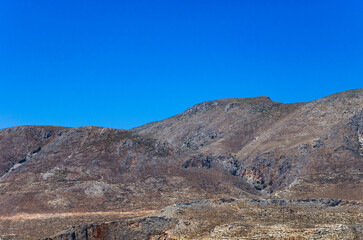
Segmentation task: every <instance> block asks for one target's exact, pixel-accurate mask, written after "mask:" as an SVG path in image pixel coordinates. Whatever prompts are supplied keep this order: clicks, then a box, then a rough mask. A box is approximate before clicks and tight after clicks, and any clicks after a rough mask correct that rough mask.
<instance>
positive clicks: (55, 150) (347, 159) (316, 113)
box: [0, 89, 363, 239]
mask: <svg viewBox="0 0 363 240" xmlns="http://www.w3.org/2000/svg"><path fill="white" fill-rule="evenodd" d="M362 167H363V89H356V90H351V91H346V92H341V93H337V94H333V95H330V96H327V97H324V98H321V99H318V100H315V101H311V102H307V103H294V104H283V103H278V102H274V101H271V99H269V98H268V97H254V98H240V99H220V100H215V101H208V102H204V103H201V104H197V105H195V106H193V107H191V108H189V109H187V110H186V111H185V112H183V113H180V114H178V115H175V116H173V117H170V118H168V119H165V120H162V121H159V122H153V123H149V124H146V125H144V126H140V127H137V128H134V129H131V130H129V131H127V130H120V129H109V128H102V127H80V128H65V127H52V126H21V127H13V128H7V129H2V130H0V193H1V195H0V238H4V239H34V238H44V237H49V236H51V235H54V234H55V233H57V232H58V231H61V230H66V229H67V228H69V227H70V226H71V225H74V224H91V225H92V222H97V221H101V222H103V221H110V220H112V221H114V220H117V219H119V218H121V216H120V215H119V214H118V213H120V212H128V213H130V212H131V213H130V214H126V215H127V217H130V216H132V215H133V214H134V215H135V216H136V215H143V214H147V213H148V211H154V210H159V209H162V208H164V207H166V206H168V205H171V204H175V203H180V202H189V201H195V200H203V199H212V200H206V201H214V200H213V199H229V198H233V199H240V200H236V201H237V202H238V201H249V200H248V199H258V198H261V199H262V198H268V199H271V198H272V199H280V200H279V201H290V200H281V199H296V198H299V199H303V198H304V199H312V198H314V199H315V198H329V199H331V198H338V199H345V200H355V201H358V202H356V204H358V205H359V204H360V201H361V200H363V192H362V186H363V180H362V179H363V174H362ZM266 201H270V200H266ZM353 202H354V201H353ZM353 202H352V204H353V205H354V203H353ZM289 204H290V202H289ZM349 204H351V203H349ZM232 205H233V204H232ZM237 205H238V204H237ZM237 205H236V206H234V205H233V207H237ZM295 205H296V204H295ZM295 205H294V204H293V205H291V207H290V209H295V207H294V206H295ZM353 205H352V206H353ZM213 206H214V205H213ZM228 206H231V205H228ZM238 206H239V205H238ZM269 206H274V205H269ZM289 206H290V205H289ZM349 206H350V205H349ZM211 209H213V210H211V211H220V210H219V209H218V208H215V207H213V208H211ZM269 209H270V208H269ZM271 209H272V208H271ZM299 209H300V208H299ZM314 209H315V206H314ZM336 209H339V211H343V210H344V207H339V208H336ZM352 209H353V210H354V211H357V209H361V208H360V207H359V208H355V207H353V208H352ZM268 211H270V210H268ZM271 211H272V210H271ZM279 211H280V210H279ZM292 211H295V210H292ZM299 211H300V210H299ZM311 211H313V210H311ZM314 211H315V210H314ZM319 211H320V210H319ZM321 211H324V210H321ZM95 212H96V213H97V212H98V213H99V214H96V215H95ZM103 213H104V214H103ZM49 214H53V215H49ZM54 214H55V215H54ZM299 214H300V215H301V214H302V212H300V213H299ZM339 214H340V213H339ZM354 214H355V213H354ZM354 214H353V215H354ZM300 215H299V216H300ZM34 216H38V218H35V217H34ZM45 216H46V217H45ZM64 216H66V217H64ZM80 216H84V217H80ZM90 216H92V217H90ZM294 216H295V215H294ZM296 216H297V215H296ZM296 216H295V217H296ZM354 216H356V215H354ZM44 218H47V219H51V220H49V221H48V220H47V221H46V223H43V224H40V222H42V221H43V220H42V219H44ZM122 218H124V217H122ZM175 218H177V217H176V216H172V217H171V219H173V220H170V221H171V222H175V221H178V220H177V219H175ZM353 218H354V217H353ZM196 219H198V217H196ZM263 219H264V218H263V217H261V218H258V221H259V222H261V224H265V223H263V221H264V220H263ZM340 219H343V217H342V218H340ZM344 219H345V218H344ZM349 219H350V218H349ZM320 220H321V219H320ZM320 220H319V221H320ZM19 221H21V223H19ZM52 221H53V223H54V224H52ZM130 221H131V220H130ZM168 221H169V220H168ZM196 221H197V220H196ZM198 221H199V220H198ZM256 221H257V220H256ZM319 221H318V220H317V222H319ZM344 221H345V220H344ZM344 221H343V222H344ZM347 221H348V220H347ZM352 221H353V220H352ZM222 222H223V224H227V225H228V224H232V222H230V221H229V220H226V219H225V220H223V221H222ZM222 222H221V223H220V224H222ZM320 222H321V223H323V222H325V220H321V221H320ZM55 223H57V224H55ZM338 223H340V220H339V221H336V224H338ZM120 224H121V223H120ZM122 224H123V223H122ZM122 224H121V225H122ZM168 224H169V223H168ZM175 224H176V223H175ZM218 224H219V223H218ZM281 224H283V225H284V224H287V223H286V222H284V223H281ZM41 226H46V227H44V228H43V229H42V231H40V230H39V231H37V230H34V229H36V228H37V227H38V228H39V227H41ZM168 226H169V225H163V224H161V225H160V226H159V227H160V229H164V228H168ZM175 226H177V225H170V226H169V228H168V229H171V228H173V227H175ZM198 226H199V225H198ZM218 226H219V225H218ZM284 226H285V225H284ZM346 226H347V229H350V230H349V231H350V232H351V234H353V235H354V234H355V233H354V231H356V230H355V229H356V228H357V226H356V223H355V222H354V221H353V222H351V224H350V225H349V226H348V225H346ZM215 227H217V225H216V226H214V227H213V229H214V228H215ZM280 227H281V226H280ZM315 227H317V226H315ZM317 228H319V227H317ZM358 228H359V227H358ZM158 229H159V228H158ZM294 229H297V228H294ZM173 231H174V230H173ZM193 231H194V230H193ZM195 231H197V230H195ZM198 231H199V230H198ZM198 231H197V232H198ZM246 231H247V230H246ZM266 231H267V232H268V231H269V230H268V228H266ZM304 231H305V230H304ZM347 231H348V230H347ZM174 232H178V231H177V230H175V231H174ZM215 234H217V235H215V237H216V238H219V235H218V234H219V233H215ZM241 234H242V233H241ZM256 234H257V233H256ZM259 234H262V233H259ZM222 235H223V234H222ZM222 235H220V237H222ZM343 235H344V234H343ZM353 235H352V236H353ZM140 236H141V235H140ZM173 236H174V235H173ZM178 236H179V235H178ZM186 236H189V235H186ZM196 236H197V235H195V236H194V235H193V238H197V237H196ZM203 236H207V235H205V234H204V235H203ZM208 236H209V237H210V238H212V239H213V236H214V235H213V236H212V235H208ZM217 236H218V237H217ZM223 236H224V235H223ZM241 236H242V235H241ZM246 236H247V235H246ZM261 236H262V235H261ZM286 236H287V235H286ZM344 236H345V235H344ZM354 236H355V235H354ZM187 238H188V237H187ZM67 239H68V238H67ZM69 239H71V238H69ZM104 239H108V238H104Z"/></svg>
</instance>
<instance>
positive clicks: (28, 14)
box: [0, 0, 363, 129]
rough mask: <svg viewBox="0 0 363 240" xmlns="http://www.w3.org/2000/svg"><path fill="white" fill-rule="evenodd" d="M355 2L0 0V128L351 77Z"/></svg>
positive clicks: (103, 120) (362, 60)
mask: <svg viewBox="0 0 363 240" xmlns="http://www.w3.org/2000/svg"><path fill="white" fill-rule="evenodd" d="M362 83H363V1H361V0H350V1H343V0H341V1H336V0H329V1H325V0H320V1H316V0H305V1H295V0H284V1H282V0H274V1H270V0H259V1H252V0H251V1H240V0H233V1H232V0H223V1H222V0H220V1H214V0H205V1H200V0H190V1H189V0H183V1H181V0H165V1H160V0H152V1H151V0H149V1H146V0H145V1H140V0H133V1H122V0H121V1H116V0H115V1H108V0H104V1H94V0H83V1H81V0H62V1H55V0H32V1H25V0H14V1H1V0H0V90H1V94H0V101H1V103H2V104H1V108H0V128H5V127H10V126H16V125H30V124H36V125H61V126H72V127H76V126H86V125H97V126H104V127H113V128H125V129H128V128H131V127H134V126H138V125H142V124H144V123H147V122H150V121H155V120H160V119H163V118H166V117H169V116H171V115H174V114H177V113H179V112H181V111H183V110H185V109H186V108H188V107H190V106H192V105H194V104H196V103H199V102H203V101H206V100H214V99H218V98H229V97H252V96H269V97H271V99H272V100H274V101H278V102H284V103H290V102H298V101H310V100H313V99H316V98H320V97H323V96H326V95H329V94H332V93H335V92H339V91H343V90H348V89H353V88H361V87H363V84H362Z"/></svg>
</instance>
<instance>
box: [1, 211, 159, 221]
mask: <svg viewBox="0 0 363 240" xmlns="http://www.w3.org/2000/svg"><path fill="white" fill-rule="evenodd" d="M154 212H155V210H143V211H134V212H117V211H110V212H68V213H35V214H16V215H12V216H0V220H28V219H47V218H60V217H82V216H97V215H103V216H104V215H120V216H134V217H138V216H145V215H149V214H152V213H154Z"/></svg>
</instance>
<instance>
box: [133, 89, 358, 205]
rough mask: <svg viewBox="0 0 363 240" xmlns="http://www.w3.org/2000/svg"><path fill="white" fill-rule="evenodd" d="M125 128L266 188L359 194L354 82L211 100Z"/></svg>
mask: <svg viewBox="0 0 363 240" xmlns="http://www.w3.org/2000/svg"><path fill="white" fill-rule="evenodd" d="M133 131H134V132H137V133H139V134H141V135H142V136H148V137H153V138H157V139H160V140H161V141H164V142H167V143H169V144H170V145H172V146H175V147H178V148H182V149H184V150H186V151H190V152H193V154H194V155H197V154H199V155H198V158H197V159H195V158H193V159H192V160H190V161H189V162H185V163H184V166H185V167H187V168H188V167H193V166H196V167H204V168H209V167H210V166H212V168H218V167H219V168H223V169H225V170H226V171H229V172H230V173H231V174H232V175H235V176H239V177H241V178H243V179H244V180H245V181H247V182H248V183H250V184H251V185H254V187H255V188H256V189H257V190H261V191H262V192H263V193H266V194H271V193H272V194H275V193H276V194H278V196H280V195H281V196H284V197H342V198H349V199H362V191H361V186H362V185H361V184H362V166H363V163H362V156H363V148H362V141H363V140H362V138H363V90H362V89H357V90H351V91H346V92H341V93H337V94H333V95H330V96H327V97H324V98H321V99H318V100H315V101H312V102H308V103H296V104H282V103H276V102H273V101H271V100H270V99H269V98H265V97H259V98H247V99H223V100H215V101H213V102H205V103H202V104H198V105H195V106H193V107H192V108H190V109H188V110H186V111H185V112H183V113H181V114H179V115H176V116H173V117H171V118H168V119H166V120H163V121H160V122H155V123H150V124H147V125H145V126H141V127H138V128H135V129H133ZM281 190H284V191H281ZM276 191H278V192H279V191H280V192H279V193H277V192H276Z"/></svg>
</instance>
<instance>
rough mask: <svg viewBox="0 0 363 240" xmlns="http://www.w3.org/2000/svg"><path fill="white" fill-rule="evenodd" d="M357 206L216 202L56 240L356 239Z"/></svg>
mask: <svg viewBox="0 0 363 240" xmlns="http://www.w3.org/2000/svg"><path fill="white" fill-rule="evenodd" d="M362 210H363V209H362V203H361V202H356V201H342V200H339V199H297V200H288V201H286V200H276V199H275V200H272V199H233V198H228V199H218V200H202V201H195V202H188V203H180V204H175V205H173V206H169V207H167V208H164V209H162V210H161V211H158V212H157V213H154V214H152V215H150V216H147V217H142V218H135V219H130V220H123V221H115V222H108V223H103V224H89V225H82V226H77V227H73V228H71V229H69V230H68V231H66V232H64V233H62V234H59V235H56V236H53V237H50V238H46V239H43V240H62V239H80V240H96V239H152V240H157V239H158V240H160V239H164V240H173V239H180V240H183V239H184V240H186V239H337V240H338V239H339V240H343V239H362V238H363V232H362V230H363V225H362V224H363V220H362V219H363V218H362V217H363V214H362Z"/></svg>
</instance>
